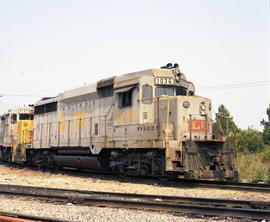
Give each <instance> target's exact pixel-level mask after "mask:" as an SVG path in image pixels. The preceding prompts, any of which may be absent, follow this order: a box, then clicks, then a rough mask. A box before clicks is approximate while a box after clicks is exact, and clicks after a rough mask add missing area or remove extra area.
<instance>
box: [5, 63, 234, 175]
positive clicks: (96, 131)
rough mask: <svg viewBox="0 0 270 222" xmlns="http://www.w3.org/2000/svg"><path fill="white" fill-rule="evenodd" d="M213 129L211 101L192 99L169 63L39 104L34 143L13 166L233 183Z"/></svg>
mask: <svg viewBox="0 0 270 222" xmlns="http://www.w3.org/2000/svg"><path fill="white" fill-rule="evenodd" d="M2 122H3V121H2ZM212 126H213V120H212V104H211V100H210V99H208V98H204V97H201V96H197V95H195V87H194V85H193V84H192V83H191V82H189V81H187V79H186V77H185V75H184V74H183V73H181V72H180V70H179V67H178V65H177V64H175V65H174V66H172V65H171V64H168V65H167V66H165V67H162V68H161V69H148V70H144V71H140V72H135V73H129V74H125V75H120V76H116V77H111V78H108V79H104V80H100V81H99V82H97V83H96V84H90V85H83V86H81V87H78V88H75V89H71V90H68V91H65V92H63V93H61V94H59V95H58V96H56V97H54V98H45V99H43V100H41V101H39V102H37V103H36V104H35V105H34V129H33V130H34V137H33V140H31V146H28V147H27V146H25V151H26V152H25V153H26V157H22V158H21V159H12V161H24V162H26V163H28V164H30V165H39V166H44V167H56V166H58V167H73V168H87V169H92V170H96V171H106V172H112V173H119V174H122V175H148V176H159V177H160V176H168V175H176V176H178V175H183V176H184V177H185V178H233V177H234V176H235V175H236V174H237V172H236V170H235V163H234V161H235V153H234V149H233V148H232V147H231V146H230V145H229V144H228V143H227V142H226V141H225V140H224V138H222V137H221V136H219V135H218V134H215V133H213V129H212V128H213V127H212ZM5 136H6V135H3V134H2V137H3V138H4V137H5ZM3 147H7V146H6V145H2V151H3V150H4V149H3ZM2 153H3V152H2ZM2 158H3V155H2Z"/></svg>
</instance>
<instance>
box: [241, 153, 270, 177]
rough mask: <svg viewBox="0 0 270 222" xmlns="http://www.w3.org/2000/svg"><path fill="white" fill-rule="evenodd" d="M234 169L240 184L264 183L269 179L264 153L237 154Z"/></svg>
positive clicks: (269, 169) (269, 174)
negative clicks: (236, 171)
mask: <svg viewBox="0 0 270 222" xmlns="http://www.w3.org/2000/svg"><path fill="white" fill-rule="evenodd" d="M236 168H237V170H238V173H239V177H238V179H239V181H240V182H266V181H269V179H270V167H269V162H268V161H264V153H255V154H254V153H253V154H244V153H238V154H237V161H236Z"/></svg>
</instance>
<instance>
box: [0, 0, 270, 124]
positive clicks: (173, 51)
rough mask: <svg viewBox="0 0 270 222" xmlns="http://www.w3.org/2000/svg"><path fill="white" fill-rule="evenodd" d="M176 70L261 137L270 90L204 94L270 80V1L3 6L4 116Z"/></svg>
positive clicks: (9, 1) (33, 0) (7, 2)
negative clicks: (49, 99) (133, 77)
mask: <svg viewBox="0 0 270 222" xmlns="http://www.w3.org/2000/svg"><path fill="white" fill-rule="evenodd" d="M168 62H172V63H174V62H177V63H178V64H179V65H180V69H181V71H182V72H184V73H185V74H186V76H187V78H188V79H189V80H190V81H192V82H193V83H194V84H195V87H197V88H199V89H198V90H197V94H198V95H202V96H205V97H209V98H211V99H212V101H213V107H214V111H216V112H217V107H218V106H219V105H220V104H224V105H225V106H226V107H227V108H228V109H229V111H230V113H231V115H232V116H233V117H234V120H235V122H236V124H237V125H238V126H239V127H241V128H244V129H246V128H247V127H248V126H252V127H255V128H258V129H261V128H260V121H261V120H262V118H266V108H267V107H268V104H269V103H270V83H269V82H268V84H266V85H263V86H258V85H257V86H253V87H238V88H229V89H210V88H203V87H209V86H221V85H230V84H240V83H249V82H261V81H270V3H269V0H203V1H202V0H167V1H165V0H163V1H161V0H143V1H142V0H136V1H128V0H114V1H109V0H107V1H105V0H96V1H95V0H93V1H91V0H72V1H71V0H46V1H44V0H0V76H1V79H0V95H3V97H0V113H3V112H6V111H7V110H8V109H9V108H14V107H16V106H17V105H23V104H29V103H32V104H33V103H35V102H36V101H38V100H39V99H40V98H41V97H42V96H46V95H47V96H55V95H57V94H58V93H60V92H63V91H64V90H67V89H70V88H74V87H76V86H79V85H82V84H84V83H91V82H96V81H98V80H99V79H102V78H107V77H110V76H114V75H120V74H125V73H129V72H134V71H140V70H143V69H148V68H159V67H160V66H163V65H165V64H166V63H168ZM200 88H201V89H200ZM11 95H12V96H11ZM14 95H22V96H14ZM27 95H31V96H27Z"/></svg>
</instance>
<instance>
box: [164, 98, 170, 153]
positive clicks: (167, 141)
mask: <svg viewBox="0 0 270 222" xmlns="http://www.w3.org/2000/svg"><path fill="white" fill-rule="evenodd" d="M169 120H170V97H168V108H167V123H166V137H165V142H166V144H165V147H166V158H167V157H168V143H169V140H168V134H169Z"/></svg>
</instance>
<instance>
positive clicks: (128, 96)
mask: <svg viewBox="0 0 270 222" xmlns="http://www.w3.org/2000/svg"><path fill="white" fill-rule="evenodd" d="M131 105H132V90H129V91H126V92H121V93H119V108H123V107H127V106H131Z"/></svg>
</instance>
